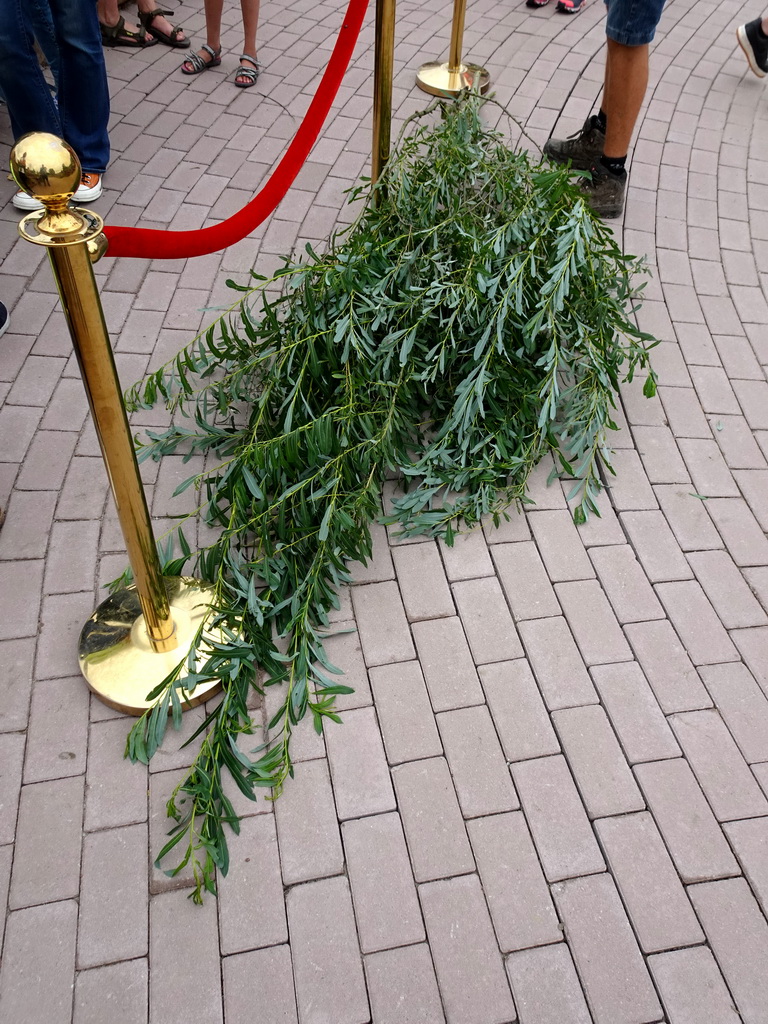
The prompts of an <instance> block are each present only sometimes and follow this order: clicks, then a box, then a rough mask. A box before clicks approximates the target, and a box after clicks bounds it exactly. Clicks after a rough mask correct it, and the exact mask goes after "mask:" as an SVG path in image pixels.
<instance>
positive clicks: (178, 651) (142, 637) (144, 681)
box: [80, 576, 227, 715]
mask: <svg viewBox="0 0 768 1024" xmlns="http://www.w3.org/2000/svg"><path fill="white" fill-rule="evenodd" d="M164 582H165V587H166V591H167V593H168V601H169V603H170V606H171V616H172V617H173V622H174V626H175V627H176V628H175V633H174V637H175V639H176V641H177V643H176V646H175V647H174V648H173V650H170V651H165V652H162V653H157V652H156V651H154V650H153V649H152V645H151V644H150V641H149V635H148V633H147V629H146V625H145V623H144V615H143V614H142V610H141V605H140V603H139V595H138V593H137V591H136V588H135V587H134V586H131V587H126V588H125V589H124V590H119V591H118V592H117V593H115V594H113V595H112V596H111V597H108V598H107V600H106V601H103V602H102V603H101V604H100V605H99V607H98V608H97V609H96V611H95V612H94V613H93V615H92V616H91V617H90V619H88V621H87V622H86V624H85V625H84V626H83V630H82V632H81V634H80V670H81V672H82V673H83V675H84V676H85V679H86V682H87V683H88V686H89V687H90V688H91V690H93V692H94V693H95V694H96V696H97V697H98V698H99V699H100V700H102V701H103V702H104V703H105V704H107V705H109V707H111V708H115V709H116V710H117V711H124V712H126V713H127V714H129V715H141V714H143V713H144V712H145V711H146V710H147V708H148V707H151V706H152V704H153V703H154V701H150V702H147V700H146V695H147V694H148V693H149V692H150V691H151V690H153V689H154V687H156V686H157V685H158V684H159V683H161V682H162V681H163V680H164V679H165V677H166V676H167V675H168V674H169V673H170V672H172V671H173V669H174V668H175V667H176V666H177V665H178V664H179V663H180V662H182V661H184V660H185V659H186V658H187V657H188V655H189V651H190V649H191V647H192V645H193V643H194V642H195V638H196V637H197V635H198V632H199V630H200V627H201V625H203V623H204V622H205V620H206V619H207V618H208V617H209V615H210V614H211V610H212V606H213V588H212V587H211V586H210V585H209V584H207V583H202V582H201V581H200V580H196V579H193V578H192V577H191V576H167V577H164ZM203 636H204V637H206V638H209V639H212V640H216V641H221V642H226V640H227V638H226V637H225V636H224V635H223V634H222V633H220V632H219V631H218V630H212V631H210V632H209V631H207V630H205V632H204V634H203ZM206 658H207V650H206V647H205V644H204V643H203V644H201V645H200V647H199V649H198V651H197V655H196V659H195V671H199V670H200V668H201V667H202V665H203V664H204V663H205V661H206ZM187 674H188V670H187V668H186V666H185V668H183V669H182V672H181V675H182V676H185V675H187ZM220 689H221V683H220V682H219V681H218V679H216V680H213V681H212V682H207V683H204V682H201V683H198V684H197V686H196V687H195V688H194V690H193V691H192V693H189V694H185V693H184V692H182V693H180V697H182V698H183V699H182V706H183V707H184V709H185V710H187V709H189V708H193V707H195V706H196V705H197V704H202V702H203V701H205V700H208V698H209V697H213V696H214V694H216V693H218V691H219V690H220Z"/></svg>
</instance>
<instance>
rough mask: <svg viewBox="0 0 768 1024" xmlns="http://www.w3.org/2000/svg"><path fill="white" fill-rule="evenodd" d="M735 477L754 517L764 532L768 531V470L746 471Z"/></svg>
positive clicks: (737, 473) (739, 472) (735, 474)
mask: <svg viewBox="0 0 768 1024" xmlns="http://www.w3.org/2000/svg"><path fill="white" fill-rule="evenodd" d="M733 475H734V477H735V479H736V481H737V483H738V485H739V488H740V490H741V493H742V494H743V495H744V498H745V499H746V502H747V504H748V505H749V507H750V509H751V511H752V515H753V516H754V517H755V518H756V519H757V521H758V523H760V525H761V526H762V528H763V529H764V530H768V470H766V469H746V470H740V471H738V472H736V473H734V474H733ZM737 496H738V495H737ZM729 497H730V495H729Z"/></svg>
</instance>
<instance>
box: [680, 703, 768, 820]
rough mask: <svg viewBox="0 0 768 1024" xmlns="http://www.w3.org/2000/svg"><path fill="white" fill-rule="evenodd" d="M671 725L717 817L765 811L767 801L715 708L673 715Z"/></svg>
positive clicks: (752, 814) (742, 816) (764, 812)
mask: <svg viewBox="0 0 768 1024" xmlns="http://www.w3.org/2000/svg"><path fill="white" fill-rule="evenodd" d="M670 725H671V726H672V728H673V729H674V731H675V735H676V736H677V739H678V742H679V743H680V746H681V747H682V748H683V753H684V754H685V756H686V758H687V759H688V761H689V762H690V765H691V767H692V768H693V770H694V772H695V774H696V778H697V779H698V780H699V785H700V786H701V788H702V789H703V790H704V793H705V794H706V797H707V800H708V801H709V803H710V804H711V806H712V810H713V811H714V812H715V817H716V818H717V819H718V821H733V820H734V819H736V818H751V817H757V816H759V815H761V814H768V802H767V801H766V799H765V797H764V796H763V794H762V793H761V792H760V787H759V786H758V785H757V783H756V782H755V780H754V777H753V776H752V773H751V772H750V771H749V768H748V767H747V764H746V761H745V760H744V758H743V757H742V756H741V753H740V751H739V749H738V747H737V746H736V744H735V742H734V740H733V737H732V736H731V734H730V733H729V732H728V729H727V728H726V727H725V725H724V724H723V720H722V718H721V717H720V715H719V714H718V713H717V711H715V710H710V711H688V712H686V713H685V714H681V715H673V716H672V717H671V718H670Z"/></svg>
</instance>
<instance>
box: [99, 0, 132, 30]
mask: <svg viewBox="0 0 768 1024" xmlns="http://www.w3.org/2000/svg"><path fill="white" fill-rule="evenodd" d="M97 9H98V12H99V22H100V23H101V24H102V25H106V26H107V27H108V28H112V27H113V25H116V24H117V23H118V21H119V20H120V11H119V10H118V6H117V0H98V3H97ZM125 27H126V29H127V31H128V32H138V31H139V26H138V25H136V24H134V23H133V22H130V21H128V20H126V22H125Z"/></svg>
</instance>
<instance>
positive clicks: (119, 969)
mask: <svg viewBox="0 0 768 1024" xmlns="http://www.w3.org/2000/svg"><path fill="white" fill-rule="evenodd" d="M148 987H149V979H148V970H147V961H146V959H141V960H127V961H124V962H123V963H119V964H108V965H107V966H105V967H96V968H94V969H93V970H90V971H80V973H79V974H78V975H77V981H76V985H75V1007H74V1014H73V1017H72V1024H112V1022H113V1021H116V1020H119V1021H121V1022H122V1024H147V990H148Z"/></svg>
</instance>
